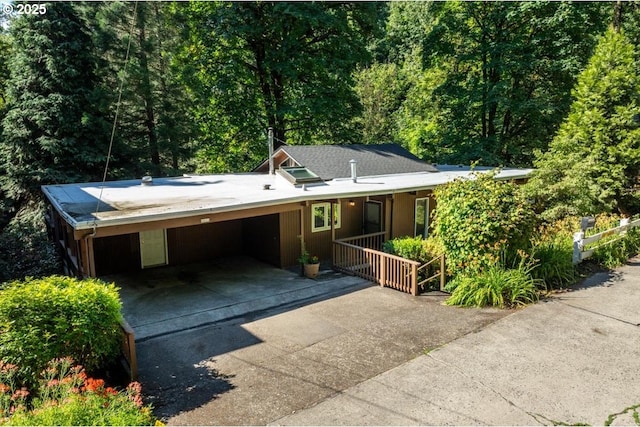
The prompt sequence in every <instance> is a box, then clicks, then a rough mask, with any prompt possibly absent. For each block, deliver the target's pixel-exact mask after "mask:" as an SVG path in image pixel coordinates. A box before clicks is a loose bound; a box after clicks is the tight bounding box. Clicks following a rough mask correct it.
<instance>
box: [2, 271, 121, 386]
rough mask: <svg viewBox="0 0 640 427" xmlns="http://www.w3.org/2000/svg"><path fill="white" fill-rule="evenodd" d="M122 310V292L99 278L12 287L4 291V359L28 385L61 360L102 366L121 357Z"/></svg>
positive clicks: (14, 284)
mask: <svg viewBox="0 0 640 427" xmlns="http://www.w3.org/2000/svg"><path fill="white" fill-rule="evenodd" d="M120 309H121V303H120V298H119V295H118V291H117V288H116V287H115V286H114V285H113V284H106V283H104V282H102V281H100V280H97V279H89V280H77V279H74V278H70V277H62V276H51V277H47V278H43V279H26V280H25V281H22V282H12V283H8V284H7V285H6V287H5V289H3V290H2V291H0V360H2V361H4V362H7V363H11V364H14V365H18V366H20V376H21V378H23V379H24V381H26V382H29V381H30V380H29V379H30V378H33V377H35V376H36V375H37V374H38V373H39V372H40V371H42V369H44V367H45V366H46V364H47V362H48V361H49V360H51V359H55V358H58V357H64V356H71V357H72V358H73V359H74V360H77V361H78V362H79V363H81V364H82V365H84V366H85V367H86V368H87V369H90V370H92V369H96V368H98V367H101V366H103V365H105V364H107V363H109V362H111V361H112V360H113V358H114V357H115V356H116V355H117V353H118V349H119V340H120V327H119V322H120V319H121V314H120Z"/></svg>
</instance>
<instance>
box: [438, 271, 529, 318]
mask: <svg viewBox="0 0 640 427" xmlns="http://www.w3.org/2000/svg"><path fill="white" fill-rule="evenodd" d="M537 285H539V282H538V281H537V280H536V279H533V278H532V277H531V275H530V274H529V271H528V270H527V269H526V268H524V267H522V266H520V267H519V268H515V269H505V268H503V267H502V266H500V265H492V266H491V267H489V268H487V269H485V270H483V271H481V272H467V273H465V274H460V275H458V276H457V277H456V278H455V279H453V280H452V281H451V282H449V283H448V284H447V286H446V289H447V290H449V291H451V290H452V291H453V292H452V293H451V296H450V297H449V298H448V299H447V301H446V304H447V305H462V306H468V307H469V306H475V307H484V306H495V307H500V308H504V307H512V306H520V305H525V304H529V303H532V302H535V301H537V300H538V298H539V295H538V286H537Z"/></svg>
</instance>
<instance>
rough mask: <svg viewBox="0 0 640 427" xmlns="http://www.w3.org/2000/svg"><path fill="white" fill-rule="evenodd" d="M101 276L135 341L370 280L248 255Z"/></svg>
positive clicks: (328, 293) (329, 294)
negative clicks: (305, 270)
mask: <svg viewBox="0 0 640 427" xmlns="http://www.w3.org/2000/svg"><path fill="white" fill-rule="evenodd" d="M104 280H107V281H110V282H114V283H115V284H116V286H118V287H119V288H120V294H121V298H122V302H123V315H124V317H125V319H126V320H127V322H128V323H129V324H130V325H131V327H132V328H133V329H134V331H135V338H136V341H137V342H140V341H145V340H147V339H150V338H153V337H158V336H163V335H167V334H171V333H175V332H179V331H185V330H190V329H194V328H197V327H201V326H205V325H209V324H213V323H217V322H220V321H223V320H228V319H233V318H238V317H242V318H250V317H251V316H252V313H257V312H260V311H263V310H267V309H273V308H274V307H280V306H283V307H285V306H288V305H296V304H302V303H304V302H306V301H312V300H315V299H318V298H327V297H332V296H335V295H340V294H344V293H346V292H350V291H352V290H355V289H360V288H363V287H367V286H371V285H372V284H371V283H370V282H367V281H366V280H364V279H361V278H357V277H351V276H344V275H342V274H340V273H336V272H334V271H332V270H328V269H327V270H323V271H322V272H321V274H320V275H319V276H318V278H317V279H316V280H311V279H307V278H305V277H302V276H301V275H300V274H299V273H298V272H297V271H292V270H283V269H280V268H275V267H273V266H272V265H270V264H267V263H265V262H262V261H259V260H256V259H255V258H252V257H249V256H233V257H224V258H217V259H215V260H213V261H208V262H204V263H191V264H187V265H183V266H165V267H159V268H154V269H148V270H144V271H136V272H130V273H126V274H114V275H109V276H105V277H104Z"/></svg>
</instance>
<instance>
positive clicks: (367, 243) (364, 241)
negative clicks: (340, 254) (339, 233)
mask: <svg viewBox="0 0 640 427" xmlns="http://www.w3.org/2000/svg"><path fill="white" fill-rule="evenodd" d="M385 234H387V233H386V231H381V232H378V233H370V234H364V235H362V236H354V237H346V238H344V239H336V242H342V243H349V244H351V245H355V246H360V247H361V248H367V249H375V250H377V251H380V250H382V244H383V243H384V236H385Z"/></svg>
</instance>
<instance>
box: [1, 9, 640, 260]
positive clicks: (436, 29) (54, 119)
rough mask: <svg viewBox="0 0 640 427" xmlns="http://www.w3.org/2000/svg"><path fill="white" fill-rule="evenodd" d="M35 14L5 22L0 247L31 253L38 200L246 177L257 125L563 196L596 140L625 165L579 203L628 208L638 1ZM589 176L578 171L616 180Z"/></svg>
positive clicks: (637, 114) (257, 147) (260, 136)
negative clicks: (69, 186)
mask: <svg viewBox="0 0 640 427" xmlns="http://www.w3.org/2000/svg"><path fill="white" fill-rule="evenodd" d="M45 6H46V13H42V14H22V15H18V14H15V13H14V14H12V15H5V16H3V22H2V27H1V28H2V32H1V34H0V120H1V122H0V123H1V126H0V127H1V129H0V132H1V134H0V135H1V136H0V230H3V232H2V238H1V239H0V240H2V241H0V247H4V248H7V247H10V246H11V245H14V244H17V243H16V242H21V245H22V246H25V243H24V242H25V241H27V242H28V241H29V238H30V237H29V236H31V235H33V227H34V224H36V223H38V221H41V217H38V214H34V213H33V212H35V210H34V206H35V205H37V203H38V201H39V200H40V197H41V195H40V186H41V185H43V184H51V183H66V182H78V181H90V180H98V181H99V180H102V179H103V178H105V177H106V179H108V180H114V179H122V178H136V177H138V178H139V177H141V176H143V175H147V174H150V175H153V176H163V175H175V174H182V173H185V172H198V173H219V172H240V171H248V170H251V169H252V168H253V167H255V166H256V165H257V164H258V163H259V162H260V160H262V159H264V158H265V157H266V154H267V145H266V131H267V128H268V127H273V128H274V131H275V137H276V141H277V143H287V144H342V143H363V144H376V143H384V142H396V143H398V144H400V145H402V146H404V147H406V148H407V149H409V150H410V151H411V152H413V153H414V154H416V155H417V156H418V157H420V158H422V159H424V160H425V161H428V162H438V163H463V164H470V163H472V162H477V163H479V164H484V165H493V166H536V167H537V168H539V169H541V170H547V171H551V172H548V173H546V174H544V173H541V174H540V175H539V176H537V177H536V178H535V179H537V180H538V181H537V182H538V187H539V188H542V187H544V188H551V184H557V183H558V182H562V181H563V180H565V178H566V181H567V186H568V187H567V188H569V190H570V191H574V192H580V191H581V190H580V188H578V187H576V186H575V183H574V181H572V179H573V178H572V177H571V176H568V177H565V176H560V177H559V176H557V172H558V169H559V168H560V169H562V170H571V168H572V167H576V171H578V170H580V168H578V167H577V166H576V163H577V162H578V161H580V160H584V159H585V158H586V157H589V156H590V155H591V153H592V152H593V151H594V150H593V144H600V145H601V148H602V153H604V154H602V156H605V157H606V156H609V157H610V158H615V159H614V160H613V161H614V162H615V163H616V164H621V165H622V166H621V168H619V169H620V170H617V172H616V173H618V175H616V176H613V175H612V176H609V175H607V177H606V179H609V180H611V179H613V180H615V179H620V177H622V179H623V180H626V181H624V182H623V183H622V184H620V188H613V189H611V191H613V193H615V194H613V193H612V195H609V196H608V197H609V198H607V197H603V196H602V194H601V191H600V190H599V189H598V188H595V187H594V188H593V189H592V190H593V193H594V195H593V197H594V198H595V199H597V200H595V199H594V200H593V201H592V202H593V203H601V206H599V207H603V206H604V207H605V208H606V209H609V210H611V209H616V208H617V209H619V210H624V209H627V210H628V209H630V207H632V206H634V204H633V203H634V202H633V201H629V200H627V202H628V203H627V202H625V201H624V200H623V199H624V197H626V196H628V193H629V187H630V185H632V184H630V183H631V182H632V181H633V180H635V179H636V177H637V176H638V171H639V168H638V165H640V158H639V157H640V154H638V152H639V151H640V150H639V148H640V142H639V141H638V139H639V138H640V135H639V134H638V129H637V128H638V127H640V126H639V125H640V110H639V108H640V107H639V106H640V102H639V101H638V99H639V96H640V95H639V92H640V80H639V79H638V74H639V73H638V70H640V66H639V64H640V3H638V2H636V1H631V2H620V1H617V2H555V1H554V2H549V1H539V2H473V1H471V2H466V1H465V2H458V1H447V2H430V1H424V2H391V3H384V2H370V3H369V2H353V3H339V2H313V3H311V2H290V3H288V2H55V3H46V4H45ZM611 69H615V70H617V71H616V72H617V73H618V74H616V75H610V73H609V71H610V70H611ZM616 76H617V77H616ZM581 85H582V86H581ZM594 94H595V95H594ZM581 106H582V107H581ZM590 106H593V108H595V109H596V110H597V111H604V113H603V114H604V115H603V116H602V117H604V118H602V120H601V121H600V122H598V121H597V120H595V119H593V114H592V112H593V110H590V108H591V107H590ZM601 107H602V108H601ZM581 108H582V109H581ZM116 115H117V120H116ZM590 117H591V119H590ZM114 123H116V126H115V128H113V124H114ZM571 123H573V124H571ZM600 131H601V132H600ZM581 132H582V133H584V134H585V135H586V134H589V135H592V134H597V135H600V134H599V133H598V132H600V133H601V134H602V135H605V136H602V137H599V136H598V137H596V138H595V139H593V138H592V139H589V137H584V138H581V137H580V135H582V133H581ZM613 134H615V135H622V136H620V137H619V138H618V137H615V138H613V137H607V135H609V136H611V135H613ZM607 138H608V139H607ZM625 138H626V139H625ZM111 141H112V142H113V144H112V148H111V151H109V148H110V142H111ZM581 144H582V145H581ZM578 146H582V148H581V149H580V150H577V149H576V147H578ZM563 147H564V148H563ZM615 147H623V148H622V149H621V150H622V151H620V152H617V151H615V150H616V149H617V148H616V149H614V148H615ZM109 152H110V153H111V157H110V163H109V167H108V169H106V168H105V166H106V161H107V156H108V153H109ZM549 153H552V154H549ZM571 156H573V158H574V159H573V160H570V159H569V160H567V161H566V162H564V163H563V161H564V160H563V159H566V158H568V157H571ZM585 156H586V157H585ZM630 158H631V160H632V161H631V160H629V159H630ZM601 160H602V159H600V160H598V159H596V160H594V162H595V164H596V165H595V166H594V167H593V168H592V170H590V172H589V173H593V175H594V176H596V175H598V174H601V173H603V170H607V171H608V170H609V169H611V168H610V167H608V166H606V165H605V166H603V163H602V161H601ZM572 161H573V163H571V162H572ZM599 161H600V163H598V162H599ZM630 161H631V164H627V163H628V162H630ZM567 162H569V163H567ZM610 162H611V160H610ZM605 163H606V162H605ZM105 171H107V172H106V173H105ZM552 172H555V173H556V174H555V175H554V173H552ZM614 172H615V171H614ZM576 173H577V172H576ZM598 176H599V175H598ZM634 182H635V181H634ZM605 184H606V183H605ZM605 184H602V185H605ZM572 185H573V186H574V187H575V188H574V187H571V186H572ZM565 187H566V186H565ZM569 190H567V189H566V188H564V189H558V188H555V189H554V190H553V191H554V193H553V194H551V193H549V194H534V195H532V197H533V198H536V200H543V201H545V202H547V203H556V202H557V201H555V202H554V197H555V196H554V194H555V195H557V194H561V195H563V197H565V196H566V197H570V196H571V194H569V195H567V194H568V193H566V191H569ZM562 191H565V193H562ZM570 191H569V192H570ZM616 192H617V193H616ZM566 197H565V199H562V200H560V202H557V203H561V204H562V203H565V200H566ZM627 198H628V197H627ZM556 199H557V197H556ZM625 200H626V199H625ZM581 203H582V202H581ZM625 203H626V204H625ZM589 208H590V206H583V207H581V208H580V209H582V210H588V209H589ZM576 209H577V208H576ZM562 210H563V209H561V208H559V211H562ZM564 210H565V211H567V209H564ZM574 210H575V209H574ZM568 211H571V209H569V210H568ZM21 218H27V219H26V220H21ZM25 223H29V224H30V225H29V226H26V225H24V224H25ZM29 227H31V228H29ZM12 242H13V243H12ZM34 245H35V243H34ZM27 246H28V244H27ZM5 250H6V249H5ZM0 251H1V249H0ZM28 253H29V248H27V249H24V252H23V255H17V256H18V258H20V260H21V262H28V260H29V256H28ZM25 254H26V255H25ZM0 255H1V254H0ZM9 257H13V258H15V257H16V254H15V253H12V254H9V255H8V254H6V253H5V254H4V255H3V256H2V257H1V258H0V264H2V263H3V262H4V263H5V264H7V265H13V264H15V263H16V260H15V259H13V260H10V259H9ZM2 268H3V267H2V265H0V270H2ZM7 268H9V267H7Z"/></svg>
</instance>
